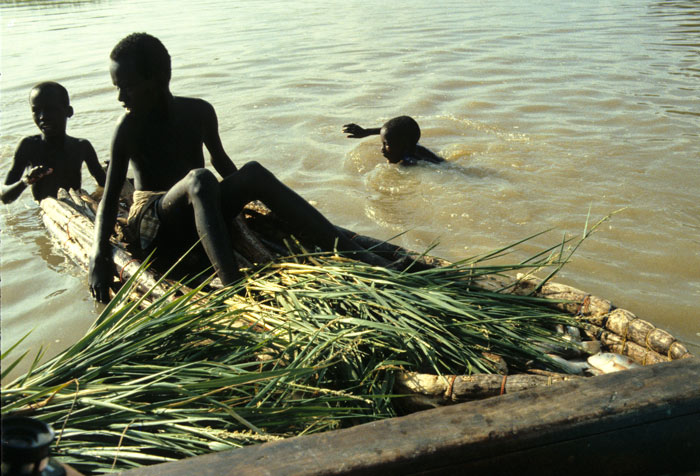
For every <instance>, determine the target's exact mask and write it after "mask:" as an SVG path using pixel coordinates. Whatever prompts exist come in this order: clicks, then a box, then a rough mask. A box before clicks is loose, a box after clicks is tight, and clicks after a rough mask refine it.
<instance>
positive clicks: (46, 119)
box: [29, 81, 73, 138]
mask: <svg viewBox="0 0 700 476" xmlns="http://www.w3.org/2000/svg"><path fill="white" fill-rule="evenodd" d="M29 105H30V107H31V108H32V118H33V119H34V123H35V124H36V126H37V127H38V128H39V130H40V131H41V132H42V134H43V136H44V138H53V137H62V136H64V135H65V134H66V122H67V121H68V118H69V117H71V116H72V115H73V108H72V107H71V105H70V99H69V97H68V91H66V88H64V87H63V86H61V85H60V84H58V83H55V82H53V81H46V82H43V83H39V84H37V85H36V86H34V87H33V88H32V90H31V91H30V93H29Z"/></svg>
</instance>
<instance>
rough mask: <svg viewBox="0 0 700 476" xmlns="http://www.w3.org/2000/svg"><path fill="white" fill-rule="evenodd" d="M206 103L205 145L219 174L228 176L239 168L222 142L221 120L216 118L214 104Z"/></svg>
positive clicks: (204, 118) (204, 120) (204, 122)
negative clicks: (220, 133) (220, 132)
mask: <svg viewBox="0 0 700 476" xmlns="http://www.w3.org/2000/svg"><path fill="white" fill-rule="evenodd" d="M204 104H205V107H204V111H203V118H202V122H203V125H204V145H205V146H206V147H207V150H208V151H209V155H210V156H211V165H213V166H214V168H215V169H216V171H217V172H219V175H221V176H222V177H223V178H226V177H228V176H229V175H231V174H232V173H234V172H235V171H236V170H238V169H237V168H236V166H235V165H234V163H233V161H232V160H231V159H230V158H229V156H228V155H227V154H226V151H225V150H224V146H223V145H222V144H221V137H220V136H219V120H218V119H217V118H216V111H215V110H214V106H212V105H211V104H209V103H208V102H204Z"/></svg>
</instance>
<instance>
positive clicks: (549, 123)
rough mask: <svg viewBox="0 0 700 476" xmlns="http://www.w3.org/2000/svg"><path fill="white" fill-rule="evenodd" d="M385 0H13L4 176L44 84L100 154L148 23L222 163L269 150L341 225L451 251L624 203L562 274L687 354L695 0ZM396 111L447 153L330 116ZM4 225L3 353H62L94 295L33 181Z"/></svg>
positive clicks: (558, 228)
mask: <svg viewBox="0 0 700 476" xmlns="http://www.w3.org/2000/svg"><path fill="white" fill-rule="evenodd" d="M384 3H387V2H363V1H357V2H347V1H338V0H330V1H324V2H321V1H317V0H311V1H304V2H291V1H277V0H273V1H265V2H263V1H260V0H241V1H236V2H227V1H223V0H204V1H200V2H189V1H184V0H171V1H165V0H145V1H139V2H136V1H111V0H104V1H74V2H65V1H62V2H59V1H56V2H53V1H15V2H11V1H10V2H7V1H4V2H2V4H1V5H0V22H1V40H2V43H1V45H0V47H1V48H2V50H1V53H2V56H1V63H0V72H1V73H2V75H1V76H0V86H1V94H0V115H1V116H0V120H1V122H0V173H2V176H3V180H4V177H5V175H6V173H7V171H8V170H9V167H10V165H11V162H12V157H13V153H14V150H15V147H16V145H17V143H18V142H19V140H20V139H21V137H23V136H25V135H30V134H35V133H37V130H36V128H35V126H34V124H33V122H32V119H31V115H30V111H29V107H28V101H27V97H28V93H29V90H30V89H31V87H32V86H33V85H34V84H36V83H37V82H39V81H43V80H54V81H59V82H61V83H62V84H63V85H64V86H66V88H67V89H68V90H69V92H70V94H71V101H72V105H73V107H74V109H75V115H74V116H73V117H72V118H71V119H70V120H69V122H68V133H69V134H70V135H73V136H76V137H84V138H87V139H89V140H90V141H91V142H92V144H93V145H94V147H95V149H96V150H97V153H98V156H99V158H100V160H107V159H108V158H109V144H110V140H111V134H112V131H113V128H114V124H115V121H116V119H117V118H118V117H119V115H120V114H121V112H122V109H121V106H120V104H119V103H118V101H117V92H116V90H115V88H114V87H113V86H112V84H111V80H110V77H109V74H108V65H109V60H108V55H109V52H110V50H111V49H112V47H113V46H114V45H115V44H116V43H117V41H119V40H120V39H121V38H122V37H124V36H125V35H127V34H129V33H131V32H133V31H147V32H149V33H151V34H154V35H156V36H158V37H159V38H160V39H161V40H162V41H163V42H164V44H165V45H166V46H167V47H168V49H169V51H170V53H171V55H172V58H173V80H172V82H171V89H172V91H173V93H174V94H177V95H187V96H196V97H201V98H204V99H206V100H208V101H209V102H211V103H212V104H213V105H214V106H215V108H216V110H217V112H218V116H219V122H220V133H221V137H222V139H223V142H224V146H225V148H226V150H227V151H228V153H229V155H230V156H231V158H232V159H233V160H234V162H235V163H236V164H237V165H239V166H240V165H242V164H243V163H245V162H246V161H249V160H257V161H259V162H261V163H262V164H264V165H265V166H266V167H268V168H269V169H271V170H272V171H273V172H274V173H275V174H277V175H278V176H279V177H280V178H281V179H282V180H283V181H285V182H286V183H287V184H288V185H290V186H291V187H292V188H294V189H295V190H297V191H298V192H299V193H300V194H301V195H302V196H304V197H305V198H306V199H308V200H310V201H312V202H313V203H314V204H315V205H316V206H317V207H318V208H319V209H320V210H321V211H322V212H323V213H324V214H326V215H327V216H328V217H329V218H330V219H331V220H332V221H334V222H335V223H337V224H340V225H343V226H345V227H348V228H352V229H354V230H356V231H358V232H361V233H364V234H368V235H372V236H375V237H378V238H383V239H386V238H390V237H392V236H395V235H397V234H400V233H404V234H403V235H401V236H400V237H398V238H396V239H395V240H394V242H396V243H398V244H401V245H404V246H407V247H410V248H413V249H416V250H425V249H426V248H428V247H429V246H431V245H435V244H437V245H436V247H435V248H434V249H433V251H432V252H431V253H432V254H434V255H438V256H441V257H444V258H447V259H450V260H456V259H460V258H465V257H468V256H472V255H477V254H481V253H484V252H487V251H489V250H492V249H494V248H498V247H502V246H504V245H507V244H510V243H513V242H516V241H518V240H520V239H522V238H525V237H527V236H529V235H532V234H535V233H537V232H540V231H543V230H547V229H550V228H551V229H553V231H551V232H549V233H547V234H545V235H543V236H540V237H538V238H536V239H534V240H532V241H531V242H530V243H528V244H526V245H523V246H520V247H519V249H518V250H517V251H514V252H513V254H512V256H511V257H512V261H519V260H521V259H523V258H525V257H526V256H529V255H530V254H532V253H534V252H535V251H537V250H539V249H541V248H542V247H544V246H548V245H553V244H556V243H557V242H559V241H561V239H562V236H564V235H567V236H571V235H575V234H580V233H582V232H583V230H584V226H585V224H586V220H587V216H588V214H589V213H590V220H591V222H595V221H598V220H599V219H601V218H603V217H605V216H607V215H609V214H611V213H614V212H617V213H615V214H614V215H613V216H612V217H611V218H610V219H609V220H608V221H606V222H605V223H604V224H603V225H601V226H600V227H599V228H598V229H597V231H596V233H595V234H594V235H593V236H591V237H590V238H589V239H588V240H586V241H585V242H584V244H583V245H582V246H581V248H580V249H579V250H578V251H577V252H576V254H575V255H574V258H573V260H572V262H571V263H569V264H568V265H567V267H565V268H564V270H562V272H561V273H560V274H559V275H558V276H557V278H556V280H557V281H560V282H564V283H567V284H570V285H573V286H576V287H578V288H580V289H583V290H585V291H587V292H589V293H592V294H595V295H599V296H603V297H606V298H609V299H611V300H612V301H613V303H614V304H615V305H617V306H619V307H623V308H626V309H629V310H631V311H632V312H634V313H635V314H637V315H638V316H640V317H642V318H645V319H647V320H650V321H651V322H653V323H654V324H656V325H657V326H659V327H662V328H665V329H667V330H668V331H670V332H671V333H672V334H674V335H675V336H676V337H678V338H680V339H681V340H682V341H683V342H685V343H686V344H687V345H688V347H689V348H690V350H691V351H693V352H695V353H698V352H700V204H699V202H698V197H699V196H700V172H699V171H700V167H699V166H698V163H699V162H700V3H698V2H694V1H648V0H623V1H620V2H606V1H595V0H594V1H590V2H539V1H535V2H517V1H512V0H506V1H504V2H489V3H483V2H464V1H461V0H460V1H456V0H455V1H442V0H438V1H433V2H423V1H418V0H407V1H402V2H396V3H395V4H392V5H394V6H387V5H389V4H388V3H387V4H386V5H384ZM401 114H408V115H411V116H413V117H414V118H416V119H417V121H418V122H419V123H420V125H421V128H422V130H423V135H422V138H421V144H423V145H424V146H426V147H428V148H430V149H431V150H433V151H434V152H436V153H438V154H440V155H442V156H443V157H445V158H446V159H447V163H446V164H442V165H421V166H417V167H403V168H402V167H397V166H392V165H389V164H387V163H386V162H385V160H384V159H383V158H382V156H381V154H380V146H379V139H378V138H377V137H370V138H366V139H362V140H356V139H347V138H345V136H344V135H343V134H342V133H341V127H342V125H343V124H345V123H348V122H356V123H359V124H361V125H363V126H366V127H377V126H379V125H381V124H382V123H383V122H384V121H386V120H387V119H389V118H391V117H393V116H397V115H401ZM84 186H85V188H86V189H88V190H93V189H94V183H93V182H92V179H91V178H90V177H89V175H88V174H87V171H86V172H85V175H84ZM0 228H1V230H2V255H1V256H2V269H1V273H2V274H1V280H2V281H1V283H2V308H1V311H2V348H3V350H5V349H7V348H8V347H9V345H11V344H12V343H14V342H16V341H17V340H18V339H19V338H20V337H22V336H24V335H25V334H26V333H27V332H29V331H30V330H32V329H33V332H32V333H31V335H30V336H29V337H28V338H27V340H26V341H25V342H24V343H23V346H22V347H23V348H24V349H33V350H37V349H38V348H39V347H41V346H44V347H47V348H48V355H51V354H55V353H56V352H58V351H60V350H61V349H62V348H64V347H65V346H67V345H69V344H70V343H71V342H72V341H74V340H76V339H77V338H78V337H80V336H81V335H82V333H83V332H84V330H85V329H86V328H87V326H89V324H90V323H91V322H92V320H93V319H94V318H95V317H96V316H97V315H98V314H99V312H100V310H101V306H100V305H96V304H94V303H93V302H92V300H91V297H90V295H89V293H88V289H87V278H86V275H85V273H84V272H83V271H81V270H80V269H79V268H78V267H77V266H76V265H74V264H73V263H72V262H70V261H68V260H67V259H66V258H65V257H64V255H63V254H62V253H61V250H60V248H59V247H57V246H55V245H53V244H52V243H51V241H50V239H49V237H48V234H47V232H46V231H45V229H44V228H43V225H42V222H41V216H40V213H39V209H38V207H37V206H36V204H35V203H34V202H33V201H32V199H31V197H30V194H29V193H25V194H24V195H23V196H22V197H21V198H20V199H19V200H18V201H16V202H14V203H12V204H10V205H6V206H5V205H0ZM18 354H19V353H17V355H18Z"/></svg>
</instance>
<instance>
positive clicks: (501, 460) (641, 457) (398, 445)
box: [123, 358, 700, 476]
mask: <svg viewBox="0 0 700 476" xmlns="http://www.w3.org/2000/svg"><path fill="white" fill-rule="evenodd" d="M695 468H697V469H700V359H698V358H692V359H683V360H680V361H674V362H669V363H664V364H657V365H652V366H647V367H644V368H641V369H638V370H633V371H626V372H619V373H615V374H609V375H604V376H601V377H595V378H589V379H580V380H575V381H570V382H564V383H561V384H558V385H557V386H552V387H548V388H546V389H543V390H540V389H537V390H533V391H524V392H520V393H514V394H510V395H504V396H501V397H495V398H490V399H487V400H482V401H478V402H470V403H464V404H459V405H454V406H449V407H444V408H439V409H435V410H429V411H425V412H420V413H416V414H413V415H408V416H405V417H401V418H393V419H390V420H384V421H380V422H374V423H369V424H365V425H359V426H356V427H353V428H349V429H345V430H338V431H334V432H328V433H324V434H318V435H309V436H303V437H297V438H290V439H288V440H284V441H278V442H272V443H266V444H263V445H258V446H252V447H247V448H243V449H239V450H233V451H225V452H221V453H215V454H211V455H206V456H200V457H195V458H190V459H187V460H183V461H179V462H176V463H167V464H163V465H158V466H151V467H146V468H141V469H138V470H132V471H128V472H125V473H123V474H124V475H129V476H150V475H165V476H168V475H170V476H180V475H192V474H196V475H198V476H207V475H217V476H222V475H292V474H294V475H313V476H320V475H343V474H367V475H375V474H376V475H382V476H387V475H393V474H466V473H471V474H513V473H517V474H596V475H600V474H615V475H621V474H659V473H664V474H670V473H674V472H679V471H687V470H690V469H695Z"/></svg>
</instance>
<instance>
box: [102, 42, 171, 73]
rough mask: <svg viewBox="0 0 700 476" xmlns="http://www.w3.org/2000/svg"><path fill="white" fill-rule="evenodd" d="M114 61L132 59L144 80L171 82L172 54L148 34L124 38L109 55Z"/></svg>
mask: <svg viewBox="0 0 700 476" xmlns="http://www.w3.org/2000/svg"><path fill="white" fill-rule="evenodd" d="M109 58H110V59H111V60H112V61H121V60H123V59H124V58H130V59H132V60H133V61H134V65H135V66H136V68H137V69H138V71H139V73H141V75H142V76H143V77H144V78H153V77H155V78H156V79H158V80H160V81H163V82H165V84H168V83H169V82H170V74H171V66H170V54H169V53H168V50H167V49H166V48H165V46H164V45H163V43H161V41H160V40H159V39H158V38H156V37H155V36H152V35H149V34H148V33H132V34H130V35H129V36H127V37H125V38H123V39H122V40H121V41H120V42H119V43H117V45H116V46H115V47H114V49H113V50H112V52H111V53H110V55H109Z"/></svg>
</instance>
